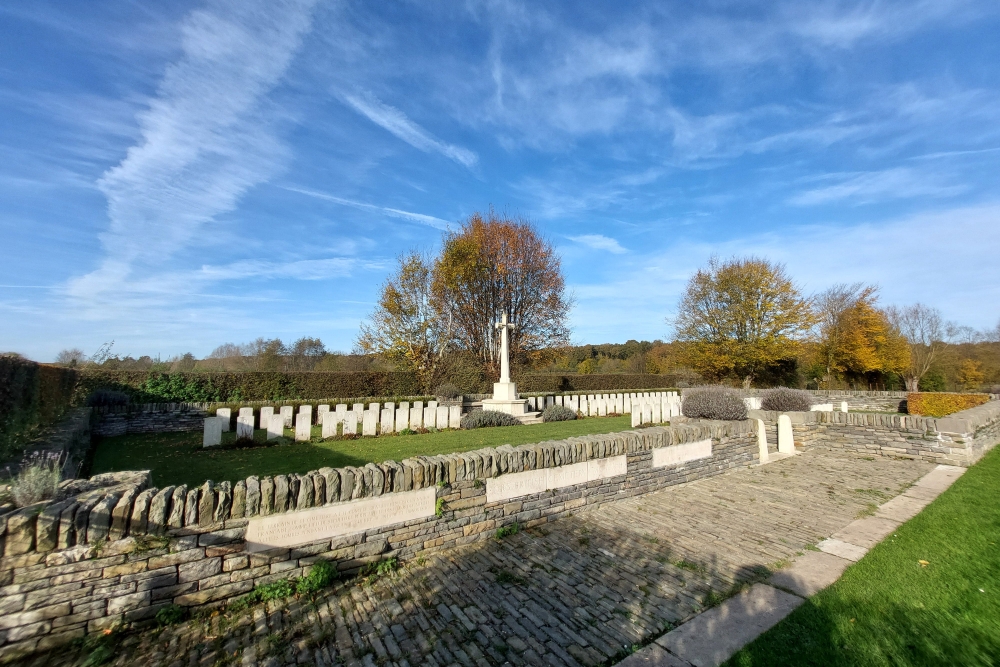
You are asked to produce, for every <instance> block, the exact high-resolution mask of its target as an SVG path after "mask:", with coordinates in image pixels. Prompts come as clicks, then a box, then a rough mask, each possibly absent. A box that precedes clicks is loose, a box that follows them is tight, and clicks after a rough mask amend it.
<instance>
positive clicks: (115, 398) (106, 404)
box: [87, 389, 128, 408]
mask: <svg viewBox="0 0 1000 667" xmlns="http://www.w3.org/2000/svg"><path fill="white" fill-rule="evenodd" d="M87 405H88V406H90V407H92V408H112V407H122V406H126V405H128V394H126V393H125V392H124V391H115V390H113V389H98V390H97V391H95V392H94V393H93V394H91V395H90V396H88V397H87Z"/></svg>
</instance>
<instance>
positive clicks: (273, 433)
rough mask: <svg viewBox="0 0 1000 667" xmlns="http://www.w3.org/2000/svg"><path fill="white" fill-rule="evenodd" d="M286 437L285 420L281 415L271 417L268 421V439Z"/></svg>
mask: <svg viewBox="0 0 1000 667" xmlns="http://www.w3.org/2000/svg"><path fill="white" fill-rule="evenodd" d="M284 435H285V418H284V417H282V416H281V415H271V416H270V417H268V420H267V439H268V440H276V439H277V438H281V437H284Z"/></svg>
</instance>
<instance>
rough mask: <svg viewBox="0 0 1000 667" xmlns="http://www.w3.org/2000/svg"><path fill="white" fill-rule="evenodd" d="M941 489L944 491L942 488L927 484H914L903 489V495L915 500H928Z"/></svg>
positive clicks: (933, 497)
mask: <svg viewBox="0 0 1000 667" xmlns="http://www.w3.org/2000/svg"><path fill="white" fill-rule="evenodd" d="M946 488H947V487H946ZM942 491H944V489H940V490H939V489H936V488H932V487H929V486H917V485H916V484H914V485H913V486H911V487H910V488H908V489H907V490H906V491H904V492H903V495H904V496H906V497H907V498H916V499H917V500H926V501H927V502H930V501H932V500H934V499H935V498H937V497H938V496H940V495H941V492H942Z"/></svg>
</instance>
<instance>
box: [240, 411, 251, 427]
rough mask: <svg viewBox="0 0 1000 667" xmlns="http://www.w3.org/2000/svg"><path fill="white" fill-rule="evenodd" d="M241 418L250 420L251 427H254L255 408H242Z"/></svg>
mask: <svg viewBox="0 0 1000 667" xmlns="http://www.w3.org/2000/svg"><path fill="white" fill-rule="evenodd" d="M240 417H247V418H248V419H249V420H250V425H251V427H252V426H253V424H254V419H253V408H240Z"/></svg>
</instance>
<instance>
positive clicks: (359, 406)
mask: <svg viewBox="0 0 1000 667" xmlns="http://www.w3.org/2000/svg"><path fill="white" fill-rule="evenodd" d="M353 408H354V411H355V412H357V413H358V414H359V415H360V414H361V413H362V412H364V411H365V404H364V403H355V404H354V406H353Z"/></svg>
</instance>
